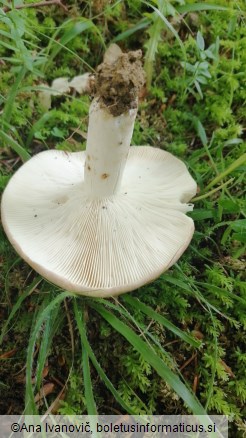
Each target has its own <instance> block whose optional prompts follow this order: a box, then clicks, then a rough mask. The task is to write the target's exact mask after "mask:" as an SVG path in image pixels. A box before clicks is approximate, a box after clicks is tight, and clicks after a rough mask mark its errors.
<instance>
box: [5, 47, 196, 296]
mask: <svg viewBox="0 0 246 438" xmlns="http://www.w3.org/2000/svg"><path fill="white" fill-rule="evenodd" d="M116 52H117V53H116V55H115V56H114V55H112V53H111V52H108V53H109V54H110V56H109V55H106V57H105V59H104V63H103V64H101V65H100V66H99V67H98V69H97V74H96V78H95V84H94V87H95V97H94V100H93V102H92V104H91V107H90V113H89V127H88V135H87V145H86V151H85V152H76V153H68V152H63V151H58V150H48V151H45V152H41V153H39V154H37V155H35V156H34V157H33V158H31V159H30V160H29V161H27V162H26V163H25V164H23V166H22V167H20V169H19V170H18V171H17V172H16V173H15V174H14V175H13V177H12V178H11V179H10V181H9V183H8V185H7V187H6V189H5V191H4V194H3V198H2V207H1V209H2V222H3V226H4V229H5V231H6V233H7V236H8V238H9V240H10V242H11V243H12V245H13V246H14V248H15V249H16V251H17V252H18V253H19V254H20V255H21V256H22V257H23V259H24V260H26V262H27V263H29V264H30V265H31V266H32V267H33V268H34V269H35V270H36V271H37V272H39V273H40V274H42V275H43V276H44V277H45V278H47V279H48V280H50V281H51V282H53V283H55V284H57V285H59V286H61V287H62V288H65V289H67V290H70V291H74V292H77V293H80V294H84V295H89V296H95V297H100V296H104V297H107V296H112V295H118V294H120V293H123V292H128V291H132V290H134V289H136V288H138V287H140V286H142V285H144V284H146V283H148V282H150V281H152V280H154V279H155V278H157V277H158V276H159V275H160V274H161V273H162V272H164V271H165V270H166V269H168V268H169V267H170V266H172V265H173V264H174V263H175V262H176V261H177V260H178V258H179V257H180V256H181V254H182V253H183V252H184V250H185V249H186V248H187V246H188V244H189V242H190V240H191V238H192V235H193V231H194V225H193V221H192V219H191V218H189V217H188V216H186V214H185V213H186V212H187V211H189V210H191V208H192V207H191V206H190V205H189V204H187V203H188V202H189V200H190V199H191V198H192V197H193V196H194V195H195V193H196V183H195V181H194V180H193V179H192V177H191V176H190V174H189V172H188V170H187V168H186V166H185V165H184V163H182V162H181V161H180V160H179V159H177V158H175V157H174V156H173V155H171V154H170V153H168V152H165V151H163V150H160V149H157V148H153V147H149V146H132V147H130V142H131V138H132V133H133V127H134V121H135V117H136V113H137V96H138V93H139V90H140V88H141V87H142V86H143V83H144V74H143V71H142V66H141V62H140V56H141V54H140V53H139V51H137V52H130V53H128V54H124V53H118V52H119V51H118V49H117V51H116Z"/></svg>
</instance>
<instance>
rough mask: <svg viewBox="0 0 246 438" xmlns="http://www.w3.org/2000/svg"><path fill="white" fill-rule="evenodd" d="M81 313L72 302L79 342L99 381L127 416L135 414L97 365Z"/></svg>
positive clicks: (75, 303)
mask: <svg viewBox="0 0 246 438" xmlns="http://www.w3.org/2000/svg"><path fill="white" fill-rule="evenodd" d="M81 313H82V312H81V311H80V310H79V309H78V306H77V302H76V300H74V314H75V318H76V322H77V325H78V329H79V334H80V337H81V341H82V343H83V345H84V348H86V350H87V353H88V356H89V358H90V360H91V362H92V363H93V366H94V367H95V369H96V370H97V372H98V375H99V376H100V378H101V380H102V381H103V382H104V384H105V386H106V387H107V388H108V389H109V391H110V392H111V393H112V394H113V396H114V397H115V400H116V401H117V402H118V403H119V404H120V405H121V406H122V408H123V409H125V411H126V412H127V413H128V414H131V415H134V414H136V412H135V411H134V409H133V408H132V407H131V406H129V405H128V404H127V403H125V401H124V400H123V399H122V397H121V396H120V394H119V393H118V391H117V389H115V387H114V385H113V384H112V383H111V381H110V380H109V378H108V377H107V375H106V374H105V372H104V371H103V369H102V367H101V365H100V364H99V362H98V360H97V358H96V356H95V354H94V352H93V350H92V348H91V346H90V344H89V341H88V339H87V336H86V328H85V322H84V320H83V318H82V314H81Z"/></svg>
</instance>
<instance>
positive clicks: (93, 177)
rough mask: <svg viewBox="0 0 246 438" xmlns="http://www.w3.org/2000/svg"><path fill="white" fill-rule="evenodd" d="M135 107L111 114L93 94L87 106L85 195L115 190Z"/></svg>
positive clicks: (125, 158) (124, 162)
mask: <svg viewBox="0 0 246 438" xmlns="http://www.w3.org/2000/svg"><path fill="white" fill-rule="evenodd" d="M136 114H137V108H134V109H130V110H127V111H126V112H125V113H123V114H121V115H119V116H113V115H112V114H111V113H110V112H109V111H108V109H107V108H106V107H104V106H103V105H102V104H101V103H100V99H99V98H95V99H94V100H93V102H92V104H91V107H90V113H89V127H88V134H87V145H86V160H85V174H84V181H85V187H86V191H87V193H88V195H89V196H90V197H93V198H103V197H106V196H111V195H114V194H115V193H117V191H118V190H119V187H120V183H121V180H122V175H123V171H124V168H125V164H126V161H127V157H128V152H129V147H130V143H131V138H132V133H133V128H134V122H135V118H136Z"/></svg>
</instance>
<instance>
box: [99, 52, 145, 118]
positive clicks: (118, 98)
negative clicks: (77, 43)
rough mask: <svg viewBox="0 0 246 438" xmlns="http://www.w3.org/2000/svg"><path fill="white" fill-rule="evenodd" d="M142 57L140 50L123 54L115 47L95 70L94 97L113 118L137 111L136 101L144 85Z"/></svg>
mask: <svg viewBox="0 0 246 438" xmlns="http://www.w3.org/2000/svg"><path fill="white" fill-rule="evenodd" d="M141 57H142V52H141V50H136V51H134V52H128V53H122V52H121V50H120V48H119V47H118V46H116V44H114V45H113V46H110V47H109V49H108V51H107V52H106V54H105V57H104V62H103V63H102V64H100V65H99V66H98V67H97V73H96V78H95V90H96V95H97V96H99V97H101V99H102V101H103V104H104V105H105V106H106V107H107V109H108V111H109V112H110V113H111V114H112V115H113V116H114V117H116V116H119V115H120V114H123V113H125V112H126V111H128V110H129V109H131V108H136V107H137V98H138V95H139V93H140V91H141V89H142V87H143V86H144V83H145V73H144V70H143V67H142V62H141Z"/></svg>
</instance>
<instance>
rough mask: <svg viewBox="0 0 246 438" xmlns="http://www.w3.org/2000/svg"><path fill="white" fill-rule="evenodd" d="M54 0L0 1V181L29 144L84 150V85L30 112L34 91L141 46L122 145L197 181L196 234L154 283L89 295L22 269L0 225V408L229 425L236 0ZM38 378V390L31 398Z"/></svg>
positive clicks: (238, 57) (240, 59) (234, 383)
mask: <svg viewBox="0 0 246 438" xmlns="http://www.w3.org/2000/svg"><path fill="white" fill-rule="evenodd" d="M66 5H67V6H68V9H69V12H68V14H65V12H64V11H63V10H61V9H60V8H57V7H56V6H52V7H47V8H45V9H44V8H42V12H38V10H37V9H35V8H33V9H23V10H19V11H10V12H8V13H6V14H4V13H1V12H0V36H1V41H0V58H1V60H2V63H1V71H0V109H1V111H2V116H3V117H2V118H1V122H0V123H1V126H0V139H1V147H0V155H1V161H0V188H1V190H3V189H4V187H5V186H6V184H7V182H8V179H9V178H10V176H11V175H12V174H13V172H14V171H16V170H17V168H18V167H19V166H20V165H21V162H23V161H25V160H28V159H29V157H30V156H32V155H33V154H34V153H36V152H38V151H40V150H44V149H47V148H54V147H56V148H57V149H63V150H71V151H78V150H80V149H82V148H84V147H85V139H84V136H83V135H84V134H83V132H86V130H87V115H88V108H89V99H88V96H77V95H76V96H74V95H65V96H59V97H52V106H51V108H50V109H49V110H46V109H45V108H43V107H42V104H41V103H40V101H39V97H38V93H39V91H40V90H41V89H44V88H45V86H47V84H48V85H50V83H51V82H52V80H53V79H55V78H57V77H62V76H65V77H69V78H72V77H74V76H75V75H78V74H81V73H84V72H85V71H93V70H94V69H95V67H96V66H97V65H98V64H99V63H100V62H101V59H102V56H103V52H104V50H105V47H107V46H108V45H109V44H110V43H111V42H113V41H117V42H118V44H120V45H121V47H122V49H123V50H132V49H141V50H142V51H143V54H144V64H145V68H146V73H147V83H148V90H147V92H146V96H145V97H144V99H143V100H142V101H141V102H140V108H139V112H138V117H137V122H136V125H135V130H134V136H133V144H137V145H141V144H150V145H152V146H157V147H160V148H163V149H166V150H168V151H169V152H171V153H173V154H174V155H176V156H178V157H179V158H181V159H182V160H183V161H185V163H186V164H187V166H188V168H189V171H190V172H191V174H192V176H193V177H194V179H195V180H196V181H197V183H198V186H199V193H197V195H196V197H195V199H194V210H193V212H191V213H190V216H191V217H192V218H193V219H194V221H195V226H196V231H195V234H194V237H193V240H192V242H191V245H190V247H189V249H188V250H187V251H186V252H185V254H184V255H183V256H182V258H181V259H180V260H179V262H178V263H177V264H176V265H175V266H174V267H172V268H171V269H170V270H169V271H168V272H167V273H165V274H163V275H162V276H161V277H160V278H159V279H157V280H156V281H155V282H153V283H151V284H149V285H146V286H144V287H143V288H141V289H139V290H137V291H133V292H132V293H129V294H127V295H125V296H122V297H120V298H119V299H114V300H102V299H101V300H100V299H94V300H92V299H89V298H85V297H84V298H83V297H76V296H74V295H73V294H71V293H68V292H66V291H62V290H60V289H59V288H57V287H55V286H53V285H51V284H50V283H48V282H46V281H45V280H44V279H42V278H41V277H39V276H37V275H36V274H35V273H34V272H33V271H32V270H31V269H30V268H29V266H27V265H26V264H25V263H24V262H23V261H21V260H20V259H19V257H18V256H17V255H16V253H15V252H14V250H13V248H12V247H11V245H10V244H9V242H8V241H7V239H6V236H5V235H4V232H3V231H2V230H1V234H0V266H1V274H0V275H1V279H0V280H1V283H2V287H1V301H0V302H1V307H0V321H1V325H2V327H1V338H0V340H1V350H0V361H1V372H0V386H3V387H4V391H5V394H6V397H5V398H4V400H1V401H0V411H1V413H6V412H10V413H20V412H22V411H24V410H25V411H26V412H30V413H35V412H42V413H43V412H45V411H46V410H47V409H48V408H49V406H53V405H54V404H55V406H56V407H55V409H56V412H61V413H64V414H66V413H67V414H80V413H86V412H88V413H92V414H96V413H98V414H100V413H101V412H105V413H107V414H115V413H122V412H123V413H125V412H127V413H131V414H136V415H137V414H143V413H148V414H152V413H153V414H160V413H166V414H168V415H171V414H174V413H177V412H178V413H186V412H190V413H192V412H193V413H194V412H196V413H204V412H207V413H208V414H209V413H217V414H221V413H224V414H227V415H230V416H231V418H232V419H231V425H230V428H231V431H233V433H236V434H241V433H243V427H244V426H243V418H244V417H245V416H246V410H245V406H246V385H245V365H246V355H245V329H246V287H245V278H244V272H245V259H244V254H245V248H246V237H245V235H246V223H245V201H244V186H243V182H244V180H245V169H246V159H245V131H244V128H243V123H244V120H245V117H246V111H245V99H246V92H245V70H246V31H245V12H246V10H245V5H244V2H243V1H241V0H239V1H237V2H233V1H226V0H218V1H217V2H215V1H207V2H195V1H193V0H190V1H189V2H188V1H187V2H180V1H169V2H168V1H166V0H162V1H158V2H141V1H139V0H134V1H132V2H125V3H123V2H115V3H113V4H110V5H108V4H105V9H104V14H103V15H102V14H101V13H100V12H99V11H98V9H97V2H94V6H89V3H88V4H87V3H86V4H85V5H84V9H83V13H82V12H81V10H79V9H78V7H77V6H75V5H74V3H73V2H69V1H68V2H66ZM71 6H73V9H72V8H71ZM0 8H1V3H0ZM70 8H71V9H70ZM44 12H45V13H44ZM54 128H56V129H54ZM47 383H53V384H54V390H53V391H52V392H51V393H50V394H48V395H47V396H46V398H45V399H42V401H41V403H40V404H39V405H38V404H37V403H36V402H35V396H36V394H37V393H39V392H40V390H42V388H44V386H45V385H46V384H47ZM57 399H59V401H57ZM9 410H10V411H9ZM238 436H239V435H238Z"/></svg>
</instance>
